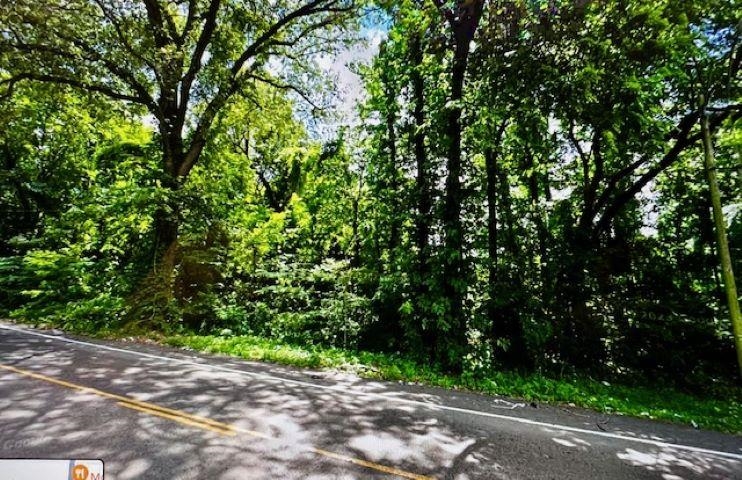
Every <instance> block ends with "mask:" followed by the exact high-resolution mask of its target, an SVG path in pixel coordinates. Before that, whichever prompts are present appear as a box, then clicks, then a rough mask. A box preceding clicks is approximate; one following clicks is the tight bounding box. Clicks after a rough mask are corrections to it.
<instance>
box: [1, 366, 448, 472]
mask: <svg viewBox="0 0 742 480" xmlns="http://www.w3.org/2000/svg"><path fill="white" fill-rule="evenodd" d="M0 369H3V370H7V371H10V372H13V373H16V374H18V375H23V376H26V377H31V378H35V379H37V380H43V381H45V382H49V383H53V384H55V385H59V386H61V387H66V388H70V389H73V390H77V391H79V392H84V393H90V394H93V395H97V396H99V397H103V398H108V399H111V400H116V404H117V405H119V406H121V407H125V408H129V409H132V410H136V411H138V412H141V413H146V414H149V415H154V416H157V417H160V418H165V419H168V420H172V421H175V422H178V423H182V424H184V425H188V426H191V427H196V428H201V429H204V430H209V431H212V432H215V433H218V434H220V435H229V436H232V435H236V434H237V433H244V434H246V435H250V436H252V437H257V438H263V439H268V438H271V437H270V436H269V435H266V434H264V433H261V432H256V431H254V430H247V429H244V428H240V427H237V426H234V425H229V424H226V423H222V422H218V421H216V420H212V419H210V418H206V417H201V416H198V415H193V414H190V413H187V412H183V411H180V410H173V409H170V408H166V407H161V406H159V405H155V404H153V403H148V402H142V401H140V400H136V399H134V398H129V397H124V396H122V395H116V394H115V393H109V392H105V391H103V390H98V389H96V388H91V387H86V386H84V385H78V384H75V383H71V382H66V381H64V380H60V379H58V378H54V377H47V376H46V375H41V374H39V373H35V372H30V371H28V370H22V369H20V368H16V367H11V366H10V365H3V364H1V363H0ZM307 451H310V452H312V453H315V454H317V455H321V456H323V457H327V458H332V459H334V460H340V461H343V462H348V463H352V464H354V465H359V466H362V467H365V468H369V469H372V470H376V471H378V472H382V473H387V474H389V475H395V476H397V477H401V478H409V479H412V480H433V477H428V476H425V475H418V474H415V473H411V472H407V471H405V470H400V469H398V468H394V467H389V466H386V465H382V464H380V463H376V462H370V461H368V460H363V459H361V458H355V457H349V456H347V455H342V454H340V453H335V452H330V451H328V450H322V449H320V448H308V449H307Z"/></svg>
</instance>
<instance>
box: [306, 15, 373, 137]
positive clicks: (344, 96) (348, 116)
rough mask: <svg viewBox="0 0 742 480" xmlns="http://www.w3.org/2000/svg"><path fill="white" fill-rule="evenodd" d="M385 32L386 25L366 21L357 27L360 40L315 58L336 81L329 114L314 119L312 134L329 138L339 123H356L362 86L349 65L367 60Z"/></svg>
mask: <svg viewBox="0 0 742 480" xmlns="http://www.w3.org/2000/svg"><path fill="white" fill-rule="evenodd" d="M386 34H387V29H386V27H384V26H383V25H382V24H381V23H378V22H374V23H369V24H366V25H364V26H363V28H362V29H361V31H360V35H361V37H362V41H361V42H359V43H357V44H355V45H353V46H351V47H350V48H344V49H342V50H341V51H339V52H338V53H337V54H336V55H333V56H329V55H324V56H322V57H320V58H319V60H318V64H319V66H320V68H322V69H323V70H324V71H325V72H326V73H327V75H328V76H331V77H333V78H334V79H335V85H336V88H335V95H333V98H332V99H331V102H330V105H331V107H330V113H331V114H330V115H329V116H328V118H325V119H321V120H319V121H318V122H317V126H316V130H317V131H316V132H315V134H316V135H318V136H319V137H320V138H331V137H332V136H333V135H334V134H335V133H336V132H337V130H338V129H339V128H340V127H343V126H353V125H357V124H358V122H359V120H360V119H359V117H358V114H357V111H358V109H357V106H358V103H359V102H360V101H362V100H363V97H364V88H363V84H362V81H361V78H360V76H359V75H358V74H356V73H355V71H354V70H355V69H354V67H353V66H354V65H357V64H368V63H370V62H371V60H372V59H373V57H374V56H375V55H376V53H377V52H378V51H379V45H380V44H381V42H382V41H383V40H384V39H385V38H386Z"/></svg>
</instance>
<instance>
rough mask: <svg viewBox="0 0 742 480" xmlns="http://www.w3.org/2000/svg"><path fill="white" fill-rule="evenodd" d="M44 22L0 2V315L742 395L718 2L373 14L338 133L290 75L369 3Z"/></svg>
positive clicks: (523, 3) (78, 4)
mask: <svg viewBox="0 0 742 480" xmlns="http://www.w3.org/2000/svg"><path fill="white" fill-rule="evenodd" d="M35 3H37V2H27V1H25V0H24V1H20V2H16V3H15V4H4V5H3V6H2V7H0V85H2V89H3V91H2V92H0V93H3V94H5V97H4V101H3V102H2V103H0V114H1V115H2V117H3V118H4V119H5V125H4V128H3V129H2V131H0V184H1V185H2V190H1V191H0V210H1V211H2V216H0V255H1V256H2V258H0V308H1V309H2V311H3V312H2V313H3V314H5V315H10V316H12V317H16V318H20V319H26V320H30V321H34V322H42V323H53V324H57V325H62V326H65V327H68V328H74V329H82V330H88V331H95V330H98V329H103V328H105V329H123V328H126V329H130V330H134V331H136V330H139V331H143V330H159V331H166V332H184V333H199V334H216V335H223V336H230V335H238V334H239V335H252V336H259V337H269V338H271V339H275V340H279V341H286V342H290V343H294V344H303V345H323V346H337V347H342V348H345V349H356V348H363V349H367V350H375V351H383V352H403V353H404V354H405V355H406V356H408V357H410V358H414V359H416V360H417V361H419V362H424V363H430V364H432V365H434V366H435V367H436V368H441V369H444V370H447V371H451V372H456V373H461V372H466V373H467V374H471V375H473V376H475V377H476V376H478V375H491V373H492V372H493V371H495V370H498V369H522V370H531V371H533V370H536V371H539V372H545V373H549V374H554V373H564V372H572V371H581V372H588V373H599V374H601V375H604V376H610V375H614V376H622V377H624V378H634V379H640V378H653V379H662V380H664V381H667V382H669V383H673V384H676V385H680V386H682V387H685V388H690V389H703V390H709V389H711V390H713V389H714V388H716V386H717V385H718V384H726V383H729V382H733V381H734V380H733V379H734V377H735V375H736V367H735V352H734V341H733V335H734V334H733V328H732V325H731V323H730V321H729V315H728V313H727V305H726V303H725V294H724V285H723V281H722V276H721V267H720V264H719V260H718V252H717V243H716V235H715V225H714V220H713V217H712V213H711V201H710V197H709V192H708V184H707V182H706V178H705V176H704V163H703V155H702V154H703V148H702V141H701V140H702V132H701V130H700V127H699V124H700V123H699V122H700V120H701V118H702V117H703V116H704V115H708V120H709V126H710V130H711V133H712V135H713V144H714V147H715V150H716V152H715V153H716V155H715V156H716V162H717V168H716V171H717V173H718V177H719V185H720V187H721V194H722V203H723V205H724V213H725V217H726V222H727V225H726V227H727V233H728V238H729V243H730V245H731V252H732V258H733V259H734V261H735V262H736V263H734V265H733V267H734V270H735V271H737V272H740V271H742V264H741V263H740V259H741V258H742V214H741V213H742V168H740V165H742V133H741V132H742V129H741V128H740V126H741V125H742V103H741V102H742V81H740V75H739V72H740V63H741V59H742V51H741V50H740V36H741V35H742V31H740V28H741V27H740V25H742V24H740V19H739V10H738V9H736V8H735V5H734V3H735V2H733V1H730V0H702V1H693V2H690V1H669V0H627V1H612V2H591V1H587V0H576V1H566V0H565V1H548V2H546V1H534V0H515V1H494V0H492V1H485V0H468V1H461V2H444V1H442V0H435V1H428V2H423V1H415V0H402V1H399V2H379V3H378V4H376V5H373V7H369V6H364V7H363V10H362V11H363V12H364V14H365V15H367V16H369V15H371V13H373V18H375V19H376V24H377V26H378V27H379V28H383V29H384V30H385V31H386V36H385V39H384V40H383V41H382V43H381V46H380V48H379V51H378V54H377V55H376V56H375V58H374V60H373V61H372V62H371V63H370V64H369V65H366V66H364V67H362V68H361V75H362V78H363V82H364V86H365V90H366V95H365V98H364V101H363V102H362V104H361V105H360V106H359V115H360V116H361V118H362V120H363V121H362V122H361V125H360V126H348V127H347V128H343V129H340V131H339V132H338V133H337V135H336V137H335V138H331V139H328V138H317V137H316V136H314V135H311V134H310V133H309V132H308V131H307V127H306V125H305V123H306V120H307V116H308V115H310V113H311V112H307V111H306V108H303V107H306V106H307V104H309V105H310V107H311V109H312V110H315V109H318V108H319V107H321V106H322V105H320V103H322V98H323V97H324V93H326V90H324V89H326V88H328V86H327V85H325V84H324V83H323V82H324V79H322V78H321V76H318V75H317V71H316V69H314V68H313V67H312V65H310V64H311V63H312V62H311V61H308V59H310V58H313V57H312V55H319V54H322V53H327V52H330V51H332V50H333V49H334V48H339V47H341V45H342V44H343V42H345V41H348V40H350V36H349V34H348V31H349V30H352V28H351V27H353V25H351V23H352V22H351V18H352V15H351V14H352V13H353V12H361V10H356V9H357V8H360V6H359V5H354V4H353V3H352V2H338V1H320V0H317V1H312V2H306V3H302V2H294V1H288V0H286V1H278V2H250V3H247V2H240V1H236V0H234V1H224V2H219V1H218V0H211V1H204V2H201V1H190V2H186V1H155V0H143V1H142V2H128V1H126V2H124V1H121V2H96V1H88V0H74V1H69V2H67V1H65V2H61V1H58V2H47V3H48V5H45V6H44V7H43V8H41V11H38V10H37V9H36V7H37V6H38V5H36V6H35ZM73 7H74V8H73ZM76 9H77V10H76ZM42 15H43V17H42ZM48 19H51V20H50V21H47V20H48ZM372 23H373V22H372ZM70 25H71V27H70V28H71V30H70V31H69V32H67V33H64V32H65V31H66V29H67V28H68V26H70ZM302 58H304V60H302ZM700 95H703V97H704V98H705V102H704V103H703V104H702V105H700V106H699V103H698V99H699V96H700Z"/></svg>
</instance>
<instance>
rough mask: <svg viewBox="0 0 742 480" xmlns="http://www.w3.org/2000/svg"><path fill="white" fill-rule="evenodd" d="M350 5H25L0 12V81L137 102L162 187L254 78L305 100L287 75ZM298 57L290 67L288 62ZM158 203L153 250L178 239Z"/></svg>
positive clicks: (173, 180)
mask: <svg viewBox="0 0 742 480" xmlns="http://www.w3.org/2000/svg"><path fill="white" fill-rule="evenodd" d="M354 8H355V4H354V2H353V1H352V0H306V1H300V0H279V1H268V0H265V1H258V2H241V1H231V0H178V1H164V0H136V1H133V0H113V1H101V0H51V1H48V2H43V3H39V2H37V1H35V0H18V1H15V2H3V3H2V4H1V5H0V55H1V57H0V63H2V69H3V70H2V72H3V73H2V76H1V77H0V78H1V80H0V85H2V86H4V87H5V94H6V95H10V94H12V91H13V88H14V87H15V85H17V84H18V83H19V82H24V81H33V82H48V83H55V84H61V85H69V86H72V87H75V88H79V89H83V90H87V91H91V92H96V93H100V94H103V95H106V96H108V97H110V98H113V99H116V100H121V101H125V102H130V103H134V104H139V105H142V106H144V107H145V108H146V109H147V111H148V112H149V113H150V114H151V115H152V116H153V117H154V118H155V119H156V122H157V126H158V132H159V141H160V146H161V152H162V164H161V167H162V173H163V176H162V177H163V178H162V181H163V182H164V184H165V185H167V186H168V187H170V188H171V189H173V190H177V189H178V188H180V186H181V185H182V184H183V183H184V181H185V180H186V178H187V177H188V175H189V173H190V172H191V170H192V169H193V167H194V165H196V163H197V162H198V161H199V158H200V157H201V153H202V151H203V149H204V146H205V145H206V142H207V139H208V137H209V133H210V131H211V129H212V125H213V123H214V120H215V119H216V117H217V116H218V115H219V113H220V112H221V111H222V110H223V109H224V107H225V106H226V105H227V104H228V103H229V102H230V100H231V99H233V98H234V97H235V96H236V95H239V94H245V95H249V92H250V89H251V86H252V85H253V84H254V83H255V82H259V83H260V82H262V83H267V84H270V85H272V86H274V87H276V88H279V89H283V90H290V91H294V92H296V93H298V94H299V95H301V96H304V97H305V98H307V99H308V98H309V97H308V96H307V95H306V93H305V92H304V90H303V89H302V85H301V84H300V83H298V81H297V80H296V78H297V76H294V75H292V74H291V69H290V68H282V67H281V66H279V67H278V68H276V65H277V64H281V63H284V64H285V63H290V64H291V65H293V66H296V67H297V68H301V67H302V66H304V65H306V64H307V62H305V61H304V59H305V58H306V56H308V55H312V54H314V53H317V52H321V51H323V50H326V49H327V48H330V46H331V44H332V43H331V42H329V41H328V40H329V39H330V38H333V39H334V38H336V37H337V35H336V34H337V33H338V31H339V29H340V28H341V27H342V26H343V25H344V24H345V22H346V21H347V20H348V19H349V18H350V16H351V14H352V12H353V11H354ZM297 60H301V61H297ZM178 210H179V205H178V204H177V202H173V204H172V205H168V206H164V207H163V208H162V210H161V213H160V215H159V216H158V224H157V226H156V231H157V235H158V241H159V245H160V250H165V249H167V248H168V247H169V246H170V245H172V244H173V243H174V242H175V241H176V239H177V234H178V223H179V218H178V217H179V216H178Z"/></svg>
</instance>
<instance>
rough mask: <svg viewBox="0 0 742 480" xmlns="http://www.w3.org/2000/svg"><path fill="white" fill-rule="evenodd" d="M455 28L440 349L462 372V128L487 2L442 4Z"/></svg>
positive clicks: (446, 361)
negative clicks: (469, 74) (477, 36)
mask: <svg viewBox="0 0 742 480" xmlns="http://www.w3.org/2000/svg"><path fill="white" fill-rule="evenodd" d="M435 3H436V5H437V6H438V8H439V9H440V11H441V14H442V15H443V17H444V18H445V21H446V22H447V23H448V25H449V28H450V32H451V34H450V39H451V42H452V46H453V57H452V59H451V72H450V93H449V99H448V104H447V109H448V112H447V120H446V127H445V132H444V133H445V139H446V140H445V141H446V144H447V150H448V151H447V156H446V170H447V173H446V191H445V200H444V207H443V230H444V235H445V239H444V246H443V250H444V251H443V292H444V295H445V298H446V300H447V309H446V315H445V319H444V320H443V324H444V326H445V330H446V331H447V332H446V333H447V335H445V336H444V337H443V338H445V339H446V342H445V343H446V345H445V346H444V348H442V349H439V355H440V358H439V360H440V361H441V362H442V363H443V364H446V365H451V366H457V364H458V363H459V362H460V361H461V354H462V352H463V349H464V347H465V345H466V320H465V316H464V310H463V303H464V294H465V292H466V284H467V281H466V261H465V249H464V246H465V239H466V236H465V235H464V226H463V222H462V219H461V208H462V204H463V201H464V190H463V188H462V184H461V179H462V176H463V166H462V151H461V138H462V125H461V116H462V112H463V103H462V100H463V97H464V81H465V78H466V70H467V65H468V62H469V52H470V50H471V42H472V40H473V39H474V35H475V33H476V31H477V28H478V27H479V21H480V19H481V18H482V11H483V8H484V3H485V2H484V0H467V1H460V2H456V4H455V5H454V6H451V5H449V3H452V2H444V1H442V0H436V2H435Z"/></svg>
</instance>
